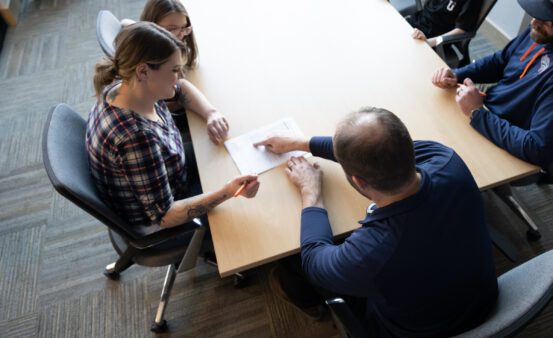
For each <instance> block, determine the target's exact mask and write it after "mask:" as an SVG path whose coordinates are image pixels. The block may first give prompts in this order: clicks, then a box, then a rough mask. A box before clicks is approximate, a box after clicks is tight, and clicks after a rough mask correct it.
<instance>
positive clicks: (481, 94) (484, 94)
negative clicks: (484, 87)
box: [457, 83, 487, 96]
mask: <svg viewBox="0 0 553 338" xmlns="http://www.w3.org/2000/svg"><path fill="white" fill-rule="evenodd" d="M461 86H462V84H460V83H458V84H457V87H461ZM478 94H480V96H487V94H486V93H484V92H482V91H478Z"/></svg>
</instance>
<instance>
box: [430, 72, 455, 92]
mask: <svg viewBox="0 0 553 338" xmlns="http://www.w3.org/2000/svg"><path fill="white" fill-rule="evenodd" d="M432 84H433V85H434V86H436V87H440V88H444V89H445V88H454V87H455V86H457V76H456V75H455V73H453V71H452V70H451V69H449V68H446V67H444V68H440V69H438V70H437V71H435V72H434V75H432Z"/></svg>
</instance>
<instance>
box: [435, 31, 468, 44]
mask: <svg viewBox="0 0 553 338" xmlns="http://www.w3.org/2000/svg"><path fill="white" fill-rule="evenodd" d="M475 35H476V34H475V33H463V34H454V35H445V36H439V37H438V38H437V39H436V47H438V46H440V45H448V44H452V43H457V42H461V41H466V40H470V39H472V38H473V37H474V36H475Z"/></svg>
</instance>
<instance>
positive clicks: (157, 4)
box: [140, 0, 198, 68]
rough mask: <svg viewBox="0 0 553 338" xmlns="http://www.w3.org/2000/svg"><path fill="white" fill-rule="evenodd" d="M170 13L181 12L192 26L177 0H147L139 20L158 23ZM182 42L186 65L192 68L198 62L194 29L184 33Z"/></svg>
mask: <svg viewBox="0 0 553 338" xmlns="http://www.w3.org/2000/svg"><path fill="white" fill-rule="evenodd" d="M171 13H181V14H182V15H184V16H185V17H186V20H187V21H188V26H192V22H191V21H190V17H189V16H188V12H187V11H186V8H184V6H183V4H182V3H181V2H180V1H179V0H148V2H147V3H146V5H145V6H144V9H143V10H142V14H141V15H140V21H150V22H155V23H157V24H159V22H160V21H161V20H162V19H163V18H164V17H166V16H167V15H169V14H171ZM182 42H183V43H184V45H185V50H184V56H185V57H186V66H187V67H188V68H192V67H194V66H195V65H196V64H197V62H198V47H197V45H196V38H195V36H194V30H192V32H191V33H190V34H188V35H186V36H185V37H184V38H183V39H182Z"/></svg>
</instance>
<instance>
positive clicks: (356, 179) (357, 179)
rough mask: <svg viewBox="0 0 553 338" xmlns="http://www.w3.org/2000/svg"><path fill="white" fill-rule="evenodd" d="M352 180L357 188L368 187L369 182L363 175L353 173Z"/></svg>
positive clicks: (363, 188)
mask: <svg viewBox="0 0 553 338" xmlns="http://www.w3.org/2000/svg"><path fill="white" fill-rule="evenodd" d="M351 180H352V182H353V183H354V184H355V185H356V186H357V188H359V189H361V190H365V189H367V186H368V183H367V181H365V180H364V179H363V178H362V177H359V176H355V175H352V176H351Z"/></svg>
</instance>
